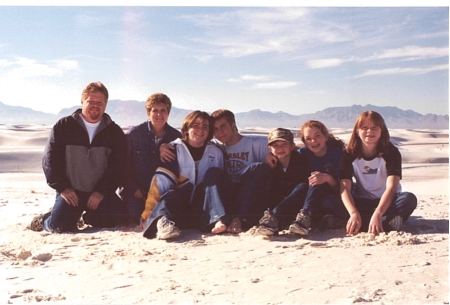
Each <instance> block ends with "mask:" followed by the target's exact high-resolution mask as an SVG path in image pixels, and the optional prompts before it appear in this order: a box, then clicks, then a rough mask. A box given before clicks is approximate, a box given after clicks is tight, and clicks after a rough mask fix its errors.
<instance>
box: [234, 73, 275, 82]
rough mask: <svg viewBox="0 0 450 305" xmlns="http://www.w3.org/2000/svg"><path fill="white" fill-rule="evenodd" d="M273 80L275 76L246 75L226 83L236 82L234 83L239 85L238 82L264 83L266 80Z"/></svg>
mask: <svg viewBox="0 0 450 305" xmlns="http://www.w3.org/2000/svg"><path fill="white" fill-rule="evenodd" d="M271 78H273V76H270V75H250V74H244V75H241V76H239V77H238V78H229V79H227V80H226V81H227V82H232V83H233V82H234V83H238V82H242V81H264V80H269V79H271Z"/></svg>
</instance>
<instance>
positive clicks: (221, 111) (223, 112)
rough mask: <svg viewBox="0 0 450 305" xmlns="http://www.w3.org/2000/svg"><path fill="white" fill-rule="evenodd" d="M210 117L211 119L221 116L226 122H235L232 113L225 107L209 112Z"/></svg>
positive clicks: (217, 118)
mask: <svg viewBox="0 0 450 305" xmlns="http://www.w3.org/2000/svg"><path fill="white" fill-rule="evenodd" d="M211 117H212V119H213V121H217V120H220V119H221V118H225V119H226V120H227V122H228V123H230V124H236V119H235V118H234V113H233V112H231V111H230V110H227V109H219V110H216V111H214V112H213V113H211Z"/></svg>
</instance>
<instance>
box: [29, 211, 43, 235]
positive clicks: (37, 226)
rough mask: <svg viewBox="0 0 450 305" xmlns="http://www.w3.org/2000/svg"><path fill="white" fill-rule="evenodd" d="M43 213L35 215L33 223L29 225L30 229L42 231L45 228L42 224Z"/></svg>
mask: <svg viewBox="0 0 450 305" xmlns="http://www.w3.org/2000/svg"><path fill="white" fill-rule="evenodd" d="M42 216H43V215H42V214H39V215H37V216H34V217H33V220H32V221H31V224H30V226H29V228H30V230H32V231H36V232H40V231H42V230H44V227H43V226H42V223H43V217H42Z"/></svg>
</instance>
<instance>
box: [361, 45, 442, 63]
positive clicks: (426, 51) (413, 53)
mask: <svg viewBox="0 0 450 305" xmlns="http://www.w3.org/2000/svg"><path fill="white" fill-rule="evenodd" d="M446 56H448V47H441V48H438V47H420V46H405V47H402V48H396V49H388V50H385V51H382V52H379V53H378V54H374V55H372V56H369V57H367V58H363V59H361V60H362V61H369V60H380V59H388V58H400V57H406V58H412V59H414V60H419V59H428V58H439V57H446Z"/></svg>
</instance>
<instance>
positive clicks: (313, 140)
mask: <svg viewBox="0 0 450 305" xmlns="http://www.w3.org/2000/svg"><path fill="white" fill-rule="evenodd" d="M303 138H304V139H305V140H304V142H305V146H306V148H307V149H309V150H310V151H312V152H313V153H314V155H315V156H316V157H323V156H324V155H325V154H326V153H327V139H326V137H325V135H324V134H323V133H322V131H321V130H320V129H319V128H317V127H306V128H304V129H303Z"/></svg>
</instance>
